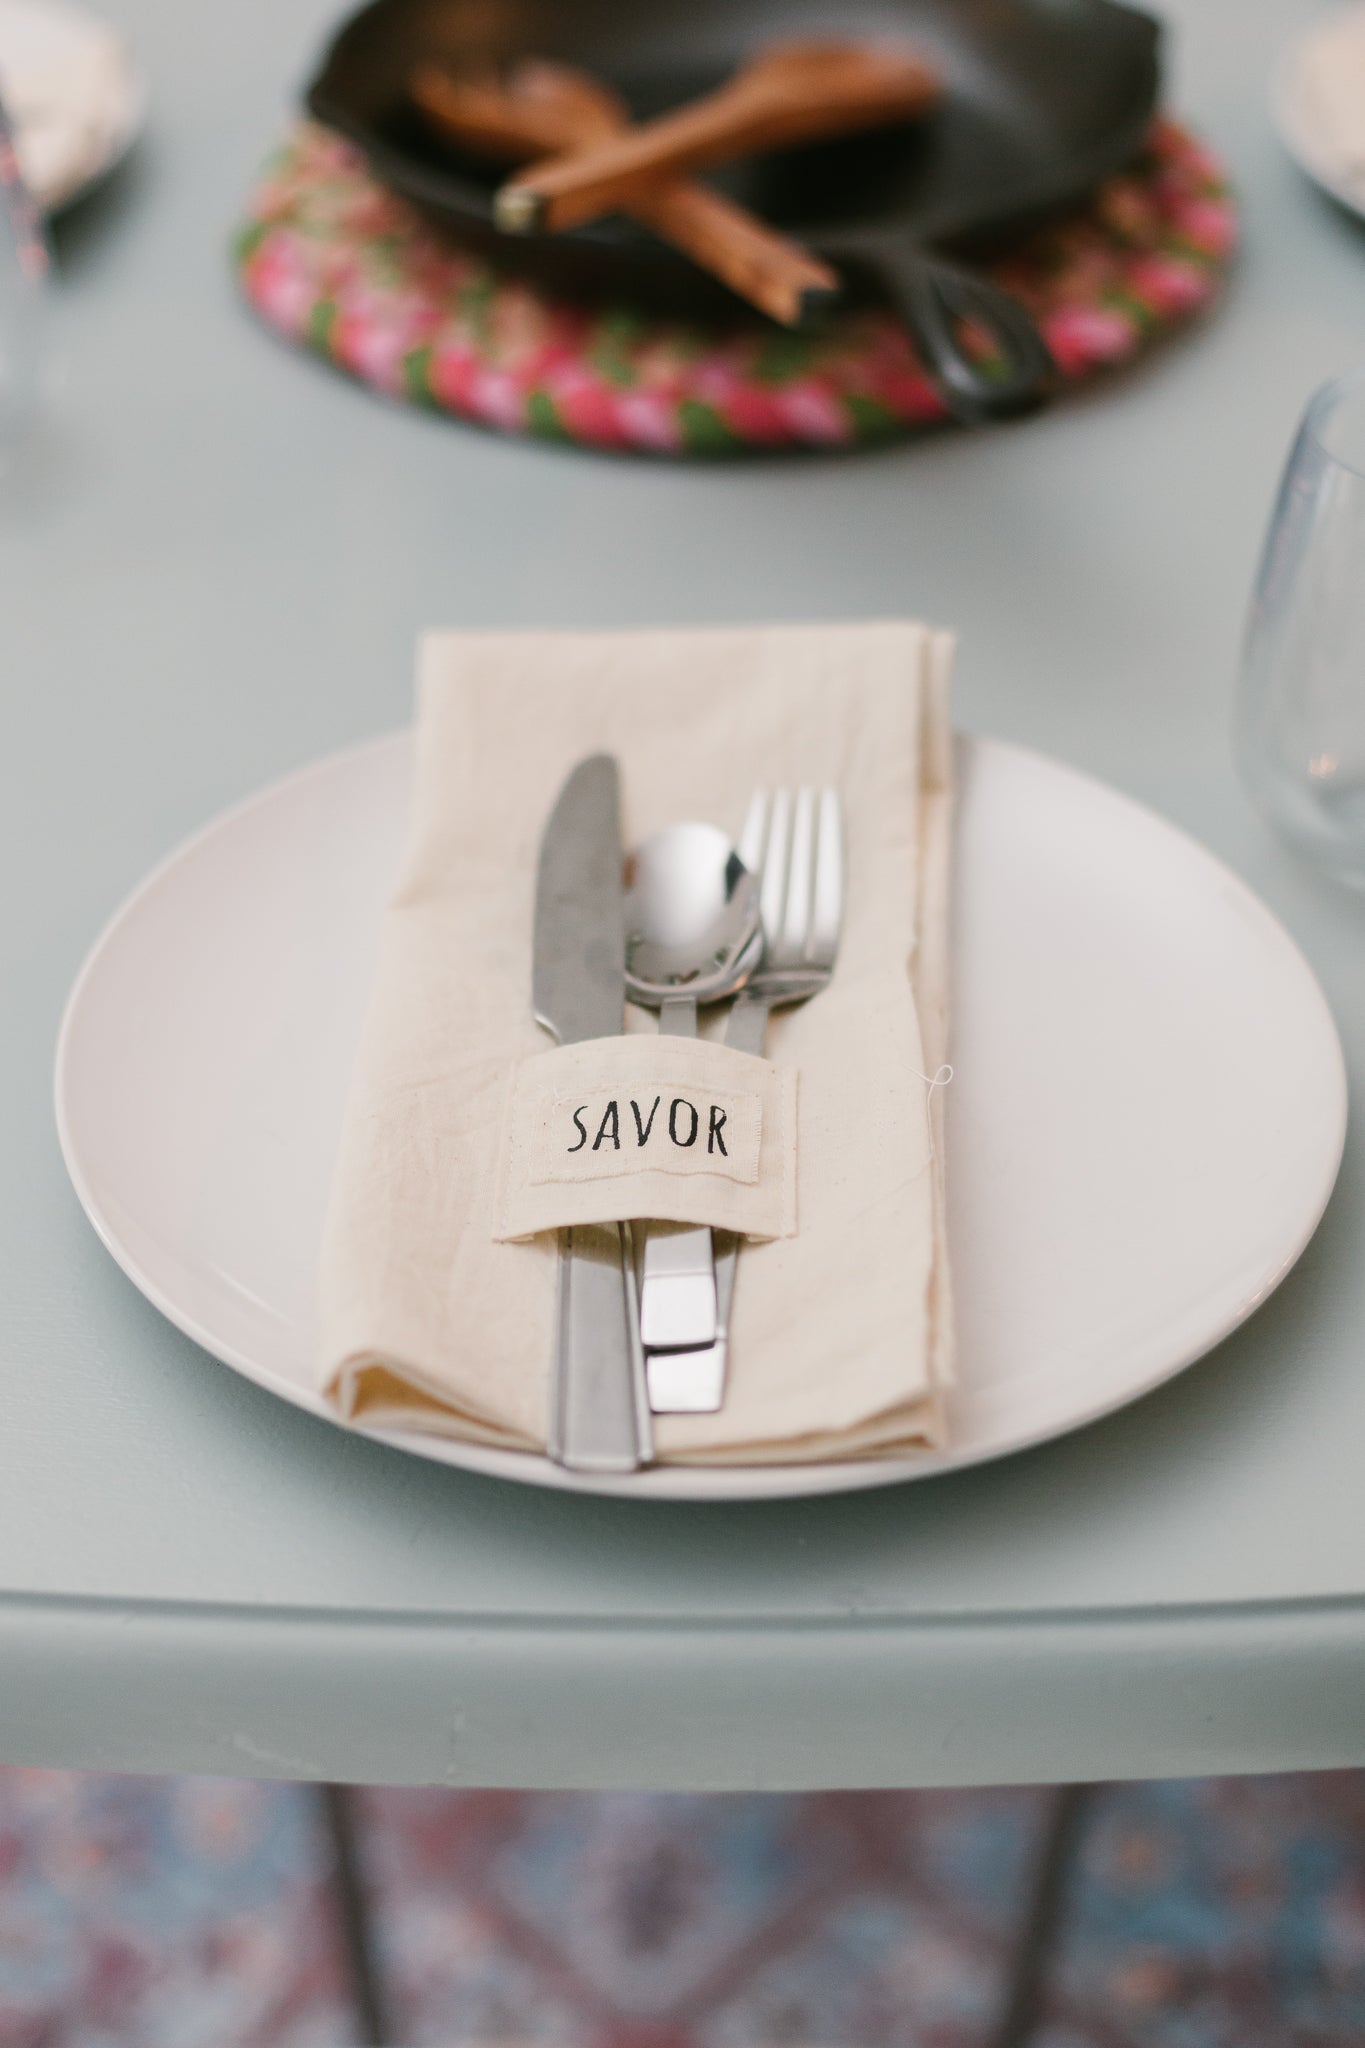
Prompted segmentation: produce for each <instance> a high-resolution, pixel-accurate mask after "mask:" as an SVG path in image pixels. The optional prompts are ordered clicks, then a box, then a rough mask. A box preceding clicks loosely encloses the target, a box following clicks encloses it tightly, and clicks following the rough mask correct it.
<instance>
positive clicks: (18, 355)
mask: <svg viewBox="0 0 1365 2048" xmlns="http://www.w3.org/2000/svg"><path fill="white" fill-rule="evenodd" d="M48 267H49V265H48V249H47V240H46V237H45V235H44V233H43V224H42V220H41V218H40V216H39V213H38V209H37V207H36V206H35V205H34V203H33V199H32V197H31V195H30V193H29V189H28V186H27V185H26V184H25V183H24V175H23V172H22V170H21V169H20V167H19V157H18V153H17V151H16V149H15V147H14V131H13V129H12V128H11V126H10V122H9V117H8V115H7V114H6V112H5V108H4V103H3V101H0V447H3V446H5V445H6V444H7V443H11V442H13V441H15V440H17V439H18V437H19V435H20V434H21V433H22V432H23V430H24V428H25V426H26V425H27V424H28V421H29V418H30V416H31V414H32V412H33V408H34V405H35V404H36V402H37V398H38V388H39V375H40V371H41V368H42V353H43V312H44V300H45V297H46V286H47V277H48Z"/></svg>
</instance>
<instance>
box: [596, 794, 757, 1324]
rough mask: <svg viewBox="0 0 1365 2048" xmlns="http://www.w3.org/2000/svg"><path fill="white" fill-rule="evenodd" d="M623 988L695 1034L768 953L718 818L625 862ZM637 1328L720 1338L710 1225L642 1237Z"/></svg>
mask: <svg viewBox="0 0 1365 2048" xmlns="http://www.w3.org/2000/svg"><path fill="white" fill-rule="evenodd" d="M626 891H627V893H626V988H627V991H628V993H629V994H630V996H631V999H632V1000H633V1001H634V1002H637V1003H643V1004H644V1005H645V1006H646V1008H648V1009H652V1010H657V1011H658V1012H659V1029H660V1031H661V1032H667V1033H670V1034H671V1035H673V1036H675V1037H679V1038H695V1037H696V1035H697V1006H698V1004H700V1003H718V1002H721V1001H723V1000H724V998H725V997H726V996H732V995H735V994H736V993H737V992H738V991H739V990H740V989H741V988H742V987H743V986H744V984H745V982H746V981H747V980H748V979H749V976H750V975H751V974H752V973H753V972H754V970H755V968H756V967H757V966H758V963H759V961H760V959H761V958H762V954H763V926H762V918H761V914H760V906H759V892H758V883H757V881H756V880H755V878H754V876H753V875H751V874H750V873H749V870H748V869H747V868H746V867H745V865H744V863H743V861H742V860H741V859H740V857H739V854H738V853H737V852H736V850H735V848H734V846H733V845H732V844H731V842H730V840H729V839H728V838H727V837H726V835H725V834H724V833H723V832H722V831H720V830H719V829H718V828H717V827H716V826H714V825H669V826H667V827H665V829H664V830H663V831H662V832H656V833H654V834H653V836H652V837H651V838H649V839H647V840H646V841H645V842H644V844H643V845H642V846H640V847H639V848H637V850H636V851H635V853H634V854H633V855H632V856H631V858H630V860H629V861H628V862H627V864H626ZM640 1334H641V1337H642V1339H643V1341H644V1343H645V1344H646V1345H647V1346H649V1347H651V1348H652V1349H655V1350H660V1351H686V1350H691V1349H693V1348H694V1347H695V1348H697V1349H701V1348H702V1347H704V1346H706V1345H709V1344H713V1343H714V1342H715V1338H716V1271H715V1261H714V1258H713V1256H712V1251H711V1233H710V1231H709V1230H708V1229H705V1228H701V1229H698V1228H696V1227H694V1226H691V1225H683V1226H678V1227H676V1228H669V1227H668V1226H666V1225H656V1226H655V1227H654V1229H652V1230H651V1231H650V1232H649V1235H648V1237H647V1238H646V1241H645V1251H644V1270H643V1275H642V1279H641V1286H640Z"/></svg>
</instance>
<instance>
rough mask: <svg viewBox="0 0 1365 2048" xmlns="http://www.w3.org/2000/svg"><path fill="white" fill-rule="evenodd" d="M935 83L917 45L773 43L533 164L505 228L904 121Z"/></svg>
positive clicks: (501, 211)
mask: <svg viewBox="0 0 1365 2048" xmlns="http://www.w3.org/2000/svg"><path fill="white" fill-rule="evenodd" d="M939 90H940V88H939V82H938V79H937V78H936V77H935V75H934V73H933V72H932V71H931V70H930V68H929V66H928V65H927V64H926V63H925V62H924V60H923V59H922V58H921V57H918V56H917V55H916V54H915V52H914V51H913V50H907V49H898V48H895V47H883V46H880V45H873V44H868V43H850V42H832V41H817V40H810V41H802V42H790V43H774V44H770V45H769V46H768V47H767V48H766V49H765V50H762V51H761V52H760V53H759V55H758V56H756V57H755V58H753V59H752V60H751V61H750V62H749V63H748V64H746V65H744V66H742V68H741V69H740V70H738V71H737V72H735V74H734V76H733V77H732V78H731V79H729V80H728V81H727V82H726V83H725V84H724V85H722V86H721V87H719V88H718V90H717V91H715V92H713V93H708V94H707V95H706V96H705V97H704V98H703V99H699V100H693V101H691V102H690V103H689V104H688V105H687V106H684V107H679V108H677V109H676V110H675V111H674V112H673V113H670V114H663V115H661V116H660V117H659V119H658V120H655V121H646V122H644V123H643V124H642V125H641V126H640V127H638V128H632V129H631V130H630V131H629V132H628V133H626V134H623V135H620V136H617V137H613V138H609V139H606V140H604V141H602V142H601V143H599V144H597V145H596V146H594V147H593V148H591V149H586V150H581V151H579V152H578V153H576V154H575V155H573V156H571V157H563V158H560V159H558V160H556V161H553V162H550V163H544V164H534V165H532V167H531V168H530V169H529V170H527V171H524V172H522V173H521V174H520V176H518V177H516V178H513V179H512V180H510V182H509V183H508V184H506V185H504V186H503V188H502V190H501V191H500V192H499V194H498V196H497V202H496V217H497V222H498V226H499V227H500V228H503V229H505V230H506V231H507V232H508V233H509V234H529V233H530V232H531V231H532V230H534V229H537V228H569V227H576V226H579V225H580V224H581V223H582V222H584V221H588V220H594V219H596V218H597V216H598V215H599V214H603V213H610V212H612V211H613V210H626V209H628V208H630V207H632V206H633V204H634V202H635V200H636V199H637V198H638V196H639V194H640V193H641V192H642V191H645V190H647V189H649V188H650V187H651V186H657V185H659V184H660V183H662V182H664V181H665V180H668V179H675V178H678V177H681V176H684V175H685V174H686V173H688V172H689V171H697V170H702V169H704V168H705V167H706V166H708V165H711V164H718V163H724V162H726V161H728V160H729V159H731V158H733V157H737V156H747V155H752V154H754V153H755V152H757V151H759V150H765V149H778V148H783V147H786V146H787V145H789V144H791V143H795V142H811V141H814V140H816V139H817V138H819V137H823V136H831V135H849V134H853V133H855V132H856V131H858V130H860V129H864V128H879V127H884V126H886V125H888V124H889V123H892V122H896V121H907V120H910V119H912V118H914V117H915V116H916V115H918V114H922V113H923V112H924V111H925V109H926V108H927V107H929V106H931V105H932V104H933V102H934V101H935V100H936V99H937V97H938V94H939Z"/></svg>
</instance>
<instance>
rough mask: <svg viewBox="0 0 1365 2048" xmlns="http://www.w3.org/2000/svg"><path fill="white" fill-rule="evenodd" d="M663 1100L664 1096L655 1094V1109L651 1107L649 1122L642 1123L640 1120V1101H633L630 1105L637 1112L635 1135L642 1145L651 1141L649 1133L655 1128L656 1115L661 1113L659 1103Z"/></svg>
mask: <svg viewBox="0 0 1365 2048" xmlns="http://www.w3.org/2000/svg"><path fill="white" fill-rule="evenodd" d="M662 1100H663V1097H662V1096H661V1095H656V1096H655V1098H654V1107H653V1109H651V1111H650V1112H649V1122H648V1123H647V1124H642V1123H641V1122H640V1105H639V1103H638V1102H632V1103H631V1105H630V1106H631V1109H632V1110H633V1111H634V1113H635V1136H636V1139H637V1141H638V1142H639V1143H640V1144H641V1145H647V1144H648V1143H649V1134H650V1132H651V1131H652V1130H653V1128H654V1119H655V1117H656V1116H657V1115H658V1114H659V1104H660V1103H661V1102H662Z"/></svg>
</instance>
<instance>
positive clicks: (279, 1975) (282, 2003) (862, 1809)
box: [0, 1771, 1365, 2048]
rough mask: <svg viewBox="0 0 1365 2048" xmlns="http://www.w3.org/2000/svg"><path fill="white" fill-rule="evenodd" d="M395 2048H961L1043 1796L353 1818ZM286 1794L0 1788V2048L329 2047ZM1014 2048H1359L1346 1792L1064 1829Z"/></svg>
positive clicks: (992, 1988) (988, 2018)
mask: <svg viewBox="0 0 1365 2048" xmlns="http://www.w3.org/2000/svg"><path fill="white" fill-rule="evenodd" d="M360 1811H361V1814H362V1818H363V1823H364V1831H365V1832H364V1846H365V1850H366V1857H367V1863H368V1868H369V1874H370V1881H371V1885H372V1887H373V1889H374V1890H375V1892H376V1893H377V1895H378V1904H379V1912H380V1924H381V1928H382V1934H383V1950H384V1961H385V1964H386V1966H387V1970H388V1974H389V1977H390V1979H391V1982H392V1985H393V1989H394V1996H395V2002H396V2003H397V2005H398V2008H399V2013H400V2023H399V2038H400V2039H401V2041H403V2042H410V2043H412V2044H414V2048H427V2044H431V2048H435V2044H437V2043H440V2044H442V2048H455V2044H465V2043H468V2044H477V2048H494V2044H498V2048H526V2044H530V2043H533V2042H534V2043H545V2044H548V2048H968V2044H971V2048H980V2044H982V2043H983V2042H984V2041H985V2040H986V2039H987V2038H988V2037H989V2033H990V2027H991V2023H992V2020H993V2018H994V2016H995V2014H996V2010H997V2005H998V1999H999V1992H1000V1981H1001V1972H1002V1966H1003V1964H1004V1961H1005V1958H1006V1956H1007V1954H1008V1952H1009V1947H1010V1942H1011V1939H1012V1936H1013V1932H1014V1928H1015V1922H1016V1911H1017V1906H1018V1901H1019V1897H1020V1891H1021V1885H1022V1883H1023V1879H1024V1875H1025V1872H1026V1870H1027V1868H1028V1866H1029V1862H1030V1859H1031V1857H1032V1855H1033V1853H1034V1848H1035V1844H1036V1840H1037V1835H1038V1830H1039V1827H1040V1824H1041V1821H1042V1818H1043V1815H1044V1812H1045V1796H1044V1795H1042V1794H1037V1793H1033V1792H1008V1791H1007V1792H984V1793H976V1792H955V1793H925V1794H912V1793H889V1794H857V1795H855V1794H837V1795H826V1796H820V1797H806V1798H787V1797H775V1796H765V1797H743V1798H738V1797H736V1798H691V1797H687V1798H684V1797H644V1796H626V1795H621V1796H616V1795H612V1796H609V1797H582V1796H577V1795H567V1794H566V1795H547V1794H534V1795H533V1794H521V1793H435V1792H392V1791H384V1792H370V1793H365V1794H362V1795H361V1796H360ZM325 1869H326V1851H325V1848H324V1845H323V1840H322V1836H321V1832H320V1827H319V1821H318V1813H317V1808H316V1805H315V1803H314V1801H313V1799H312V1796H311V1795H310V1794H309V1793H308V1792H306V1791H304V1790H302V1789H300V1788H298V1787H290V1786H271V1785H257V1784H249V1783H232V1782H225V1781H216V1780H194V1779H181V1780H150V1779H149V1780H139V1779H118V1778H94V1777H88V1778H86V1777H76V1776H71V1775H67V1774H62V1773H54V1772H38V1771H0V2044H3V2048H124V2044H128V2048H133V2044H136V2048H343V2044H345V2043H348V2042H350V2041H351V2040H352V2039H353V2038H354V2036H353V2034H352V2030H351V2021H350V2017H349V2012H348V2009H347V2005H346V1998H345V1990H344V1976H343V1971H342V1967H341V1963H340V1959H339V1955H338V1951H337V1943H336V1934H335V1927H334V1923H333V1919H332V1913H331V1906H330V1900H329V1896H328V1894H327V1892H326V1889H325V1884H324V1877H325ZM1034 2040H1035V2043H1036V2048H1348V2044H1350V2048H1358V2044H1359V2043H1360V2042H1361V2041H1362V2040H1365V1773H1336V1774H1333V1775H1331V1776H1325V1777H1296V1778H1272V1779H1262V1780H1249V1781H1231V1780H1209V1781H1204V1782H1198V1783H1191V1784H1169V1785H1149V1786H1126V1787H1112V1788H1105V1789H1103V1790H1101V1791H1100V1792H1098V1793H1097V1794H1096V1795H1095V1796H1094V1799H1093V1802H1092V1804H1091V1807H1090V1810H1089V1818H1088V1820H1087V1824H1086V1828H1085V1833H1084V1837H1083V1840H1082V1843H1081V1849H1080V1858H1079V1865H1078V1869H1077V1873H1076V1879H1075V1883H1074V1886H1073V1893H1072V1905H1071V1911H1070V1913H1069V1916H1068V1919H1067V1923H1066V1926H1065V1930H1064V1934H1063V1938H1062V1941H1061V1945H1060V1950H1059V1953H1058V1956H1057V1958H1056V1962H1055V1966H1054V1968H1053V1971H1052V1973H1051V1981H1050V1988H1049V1992H1048V2003H1047V2011H1046V2014H1045V2017H1044V2019H1043V2021H1042V2023H1041V2025H1040V2026H1039V2028H1038V2030H1037V2032H1036V2034H1035V2036H1034Z"/></svg>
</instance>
